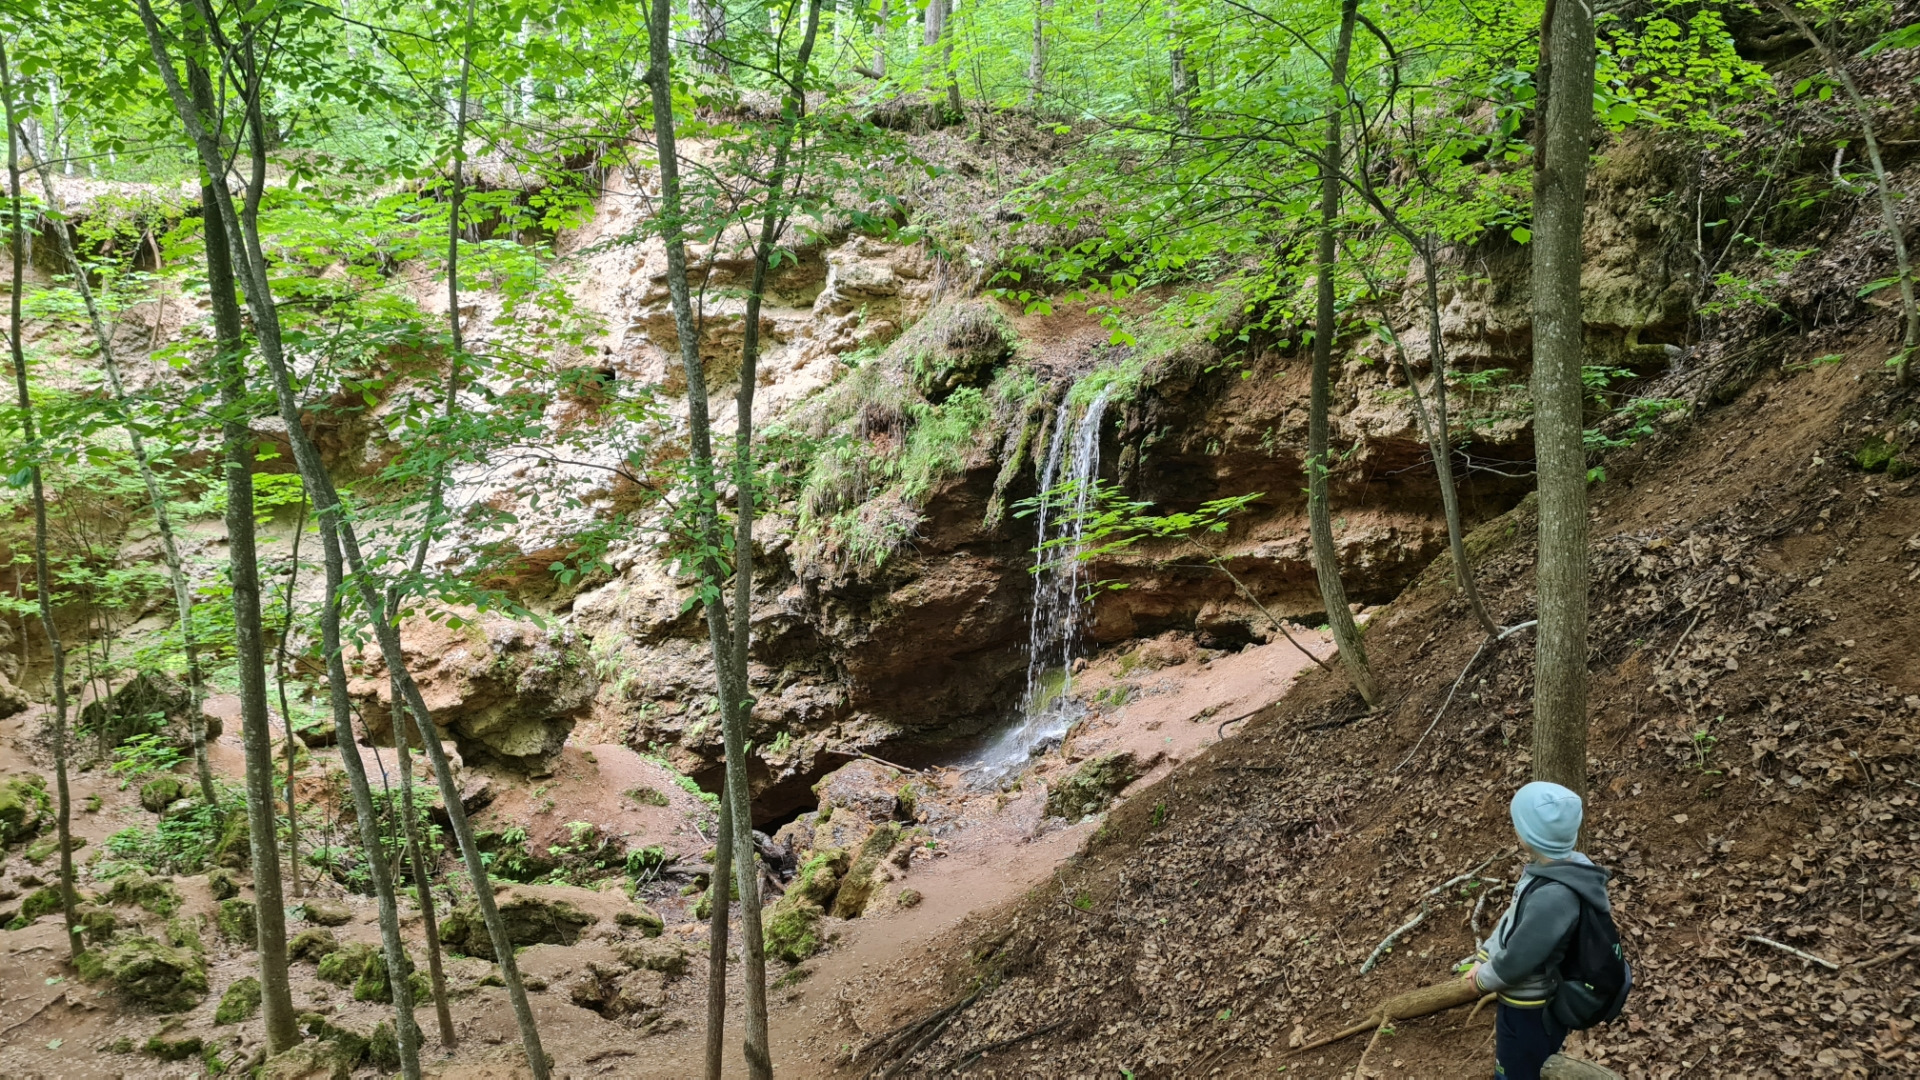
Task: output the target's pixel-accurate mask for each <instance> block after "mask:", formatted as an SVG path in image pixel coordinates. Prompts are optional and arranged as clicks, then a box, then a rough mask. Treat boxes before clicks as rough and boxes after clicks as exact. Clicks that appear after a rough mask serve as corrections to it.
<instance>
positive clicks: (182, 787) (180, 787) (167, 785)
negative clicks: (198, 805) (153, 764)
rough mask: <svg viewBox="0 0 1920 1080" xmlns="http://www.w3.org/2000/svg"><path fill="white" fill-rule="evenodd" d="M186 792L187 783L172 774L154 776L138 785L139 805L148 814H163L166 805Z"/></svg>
mask: <svg viewBox="0 0 1920 1080" xmlns="http://www.w3.org/2000/svg"><path fill="white" fill-rule="evenodd" d="M186 793H187V785H186V784H184V783H182V782H181V780H180V778H179V777H177V776H173V775H170V774H169V775H163V776H156V777H154V778H153V779H151V780H149V781H147V782H146V783H144V784H141V785H140V806H141V807H142V808H143V809H145V810H146V811H147V812H148V813H150V814H164V813H166V812H167V807H169V806H171V805H173V803H174V801H175V800H177V799H179V798H180V797H181V796H183V795H185V794H186Z"/></svg>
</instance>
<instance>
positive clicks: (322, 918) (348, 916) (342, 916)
mask: <svg viewBox="0 0 1920 1080" xmlns="http://www.w3.org/2000/svg"><path fill="white" fill-rule="evenodd" d="M300 910H301V912H302V913H303V914H304V915H305V917H306V920H307V921H308V922H310V923H313V924H314V925H315V926H345V925H347V924H348V923H350V922H352V921H353V909H351V908H349V907H347V905H345V904H343V903H341V902H340V901H338V900H308V901H306V902H305V903H303V904H301V905H300Z"/></svg>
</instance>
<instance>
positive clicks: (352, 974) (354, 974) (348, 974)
mask: <svg viewBox="0 0 1920 1080" xmlns="http://www.w3.org/2000/svg"><path fill="white" fill-rule="evenodd" d="M377 952H379V950H378V949H375V948H374V947H373V946H371V945H368V944H367V943H366V942H363V941H349V942H347V943H346V944H345V945H342V946H340V947H339V948H337V949H335V950H333V951H332V952H330V953H328V954H327V955H325V956H323V957H321V958H320V970H319V976H320V978H321V980H322V981H324V982H330V983H332V984H334V985H335V986H352V985H353V982H354V980H355V979H358V978H359V977H360V971H361V969H362V968H364V967H366V966H367V958H368V957H369V956H372V955H374V954H375V953H377Z"/></svg>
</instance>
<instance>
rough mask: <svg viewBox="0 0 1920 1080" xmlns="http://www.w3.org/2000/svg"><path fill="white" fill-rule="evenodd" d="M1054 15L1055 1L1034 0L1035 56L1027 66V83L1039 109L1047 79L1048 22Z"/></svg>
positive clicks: (1034, 105) (1035, 105)
mask: <svg viewBox="0 0 1920 1080" xmlns="http://www.w3.org/2000/svg"><path fill="white" fill-rule="evenodd" d="M1052 14H1053V0H1034V5H1033V55H1032V57H1031V59H1030V60H1029V61H1028V64H1027V82H1028V84H1029V85H1030V86H1031V87H1032V93H1033V107H1034V108H1036V109H1037V108H1039V107H1040V101H1041V98H1042V97H1043V93H1044V91H1045V89H1046V79H1047V20H1048V18H1050V17H1051V16H1052Z"/></svg>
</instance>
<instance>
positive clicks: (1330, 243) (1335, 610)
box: [1307, 0, 1380, 708]
mask: <svg viewBox="0 0 1920 1080" xmlns="http://www.w3.org/2000/svg"><path fill="white" fill-rule="evenodd" d="M1358 8H1359V0H1344V3H1342V4H1341V7H1340V37H1339V40H1338V42H1337V44H1336V45H1335V47H1334V54H1333V104H1332V105H1331V106H1330V107H1329V108H1328V109H1327V141H1326V145H1325V147H1324V148H1323V149H1322V151H1321V155H1322V156H1321V162H1320V251H1319V261H1318V265H1317V268H1316V270H1315V273H1316V274H1317V275H1318V281H1317V283H1316V291H1317V294H1318V295H1317V300H1318V310H1317V315H1316V318H1315V322H1314V332H1313V382H1312V391H1311V394H1310V397H1309V401H1308V413H1307V524H1308V532H1309V533H1310V534H1311V539H1312V544H1313V573H1314V577H1315V578H1316V579H1318V581H1319V583H1320V602H1321V603H1322V604H1323V605H1324V606H1325V607H1326V609H1327V626H1328V627H1329V628H1330V629H1332V631H1333V641H1334V644H1335V646H1336V647H1338V649H1339V650H1340V662H1341V665H1342V666H1343V667H1345V668H1346V669H1347V678H1348V679H1350V680H1351V681H1352V682H1353V688H1354V689H1355V690H1357V691H1359V692H1360V697H1361V700H1363V701H1365V702H1366V703H1367V707H1368V708H1372V707H1373V706H1374V705H1376V704H1378V703H1379V700H1380V691H1379V689H1378V688H1377V687H1376V686H1375V685H1374V681H1373V671H1372V670H1371V669H1370V668H1369V666H1368V664H1367V654H1366V650H1365V648H1364V646H1363V645H1362V644H1361V642H1360V628H1359V627H1358V626H1356V625H1355V624H1354V621H1353V612H1352V611H1351V610H1349V609H1348V608H1347V589H1346V585H1345V584H1344V583H1342V582H1341V580H1340V556H1339V553H1338V552H1337V551H1336V550H1335V548H1334V546H1333V516H1332V512H1331V511H1330V509H1329V508H1328V506H1327V473H1328V467H1327V454H1328V448H1327V443H1328V431H1327V427H1328V421H1327V413H1328V411H1329V409H1330V408H1331V402H1330V398H1331V396H1332V389H1331V385H1330V384H1331V383H1332V381H1333V341H1334V337H1335V336H1336V334H1337V333H1338V329H1337V327H1336V326H1335V312H1334V255H1335V251H1336V244H1337V239H1338V237H1337V235H1336V234H1337V230H1338V228H1339V219H1340V169H1341V134H1340V121H1341V118H1342V113H1343V112H1344V111H1345V109H1346V101H1347V89H1346V87H1347V59H1348V57H1349V56H1350V55H1351V53H1352V51H1353V27H1354V23H1355V20H1356V18H1357V15H1358Z"/></svg>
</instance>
